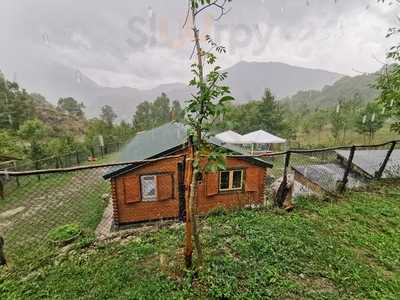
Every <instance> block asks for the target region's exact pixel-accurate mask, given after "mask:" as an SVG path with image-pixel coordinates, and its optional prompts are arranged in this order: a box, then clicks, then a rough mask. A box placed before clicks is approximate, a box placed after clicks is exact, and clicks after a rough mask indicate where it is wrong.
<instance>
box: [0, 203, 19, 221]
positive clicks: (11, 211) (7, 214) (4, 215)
mask: <svg viewBox="0 0 400 300" xmlns="http://www.w3.org/2000/svg"><path fill="white" fill-rule="evenodd" d="M23 210H25V206H20V207H17V208H14V209H9V210H7V211H5V212H2V213H1V214H0V219H5V218H9V217H12V216H15V215H16V214H18V213H20V212H21V211H23Z"/></svg>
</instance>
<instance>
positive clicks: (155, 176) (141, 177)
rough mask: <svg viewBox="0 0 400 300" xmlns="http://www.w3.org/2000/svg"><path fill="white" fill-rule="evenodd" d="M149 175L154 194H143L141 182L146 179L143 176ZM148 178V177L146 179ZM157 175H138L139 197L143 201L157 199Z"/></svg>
mask: <svg viewBox="0 0 400 300" xmlns="http://www.w3.org/2000/svg"><path fill="white" fill-rule="evenodd" d="M149 177H151V178H152V179H153V180H154V196H148V195H144V191H143V182H144V181H145V180H146V179H145V178H149ZM147 180H148V179H147ZM157 192H158V191H157V175H142V176H140V196H141V199H142V200H143V201H145V202H152V201H157Z"/></svg>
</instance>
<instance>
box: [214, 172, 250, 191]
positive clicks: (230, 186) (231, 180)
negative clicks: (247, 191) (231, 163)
mask: <svg viewBox="0 0 400 300" xmlns="http://www.w3.org/2000/svg"><path fill="white" fill-rule="evenodd" d="M224 172H226V173H228V172H229V182H228V188H226V189H222V188H221V179H222V176H221V175H222V173H224ZM234 172H240V174H241V177H240V187H237V188H234V187H233V173H234ZM243 174H244V172H243V170H242V169H235V170H226V171H221V172H219V183H218V188H219V190H220V191H221V192H229V191H240V190H242V188H243Z"/></svg>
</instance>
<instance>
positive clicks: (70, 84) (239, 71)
mask: <svg viewBox="0 0 400 300" xmlns="http://www.w3.org/2000/svg"><path fill="white" fill-rule="evenodd" d="M21 68H22V67H21ZM18 71H19V72H18V74H20V76H19V81H20V82H21V83H22V84H23V85H24V86H26V87H28V88H29V89H31V90H35V91H38V92H40V93H42V94H43V95H45V96H46V98H47V99H49V100H50V101H51V102H54V103H55V101H57V99H58V98H59V97H65V96H71V97H74V98H75V99H80V100H82V101H83V102H84V104H85V107H86V109H85V113H86V115H87V116H89V117H93V116H97V115H99V114H100V110H101V107H103V106H104V105H111V106H112V107H113V108H114V110H115V112H116V113H117V115H118V117H119V119H125V120H130V119H131V116H132V114H133V113H134V112H135V109H136V106H137V105H139V104H140V103H141V102H143V101H149V100H152V99H156V98H157V97H158V96H159V95H160V94H161V93H162V92H164V93H166V94H167V95H168V96H169V98H170V99H171V100H178V101H180V102H181V103H183V102H184V101H185V100H186V99H188V98H189V97H190V94H191V90H190V89H189V88H188V86H187V83H185V82H182V83H172V84H164V85H160V86H157V87H155V88H152V89H148V90H140V89H137V88H134V87H121V88H109V87H103V86H100V85H98V84H97V83H95V82H94V81H92V80H91V79H90V78H89V77H87V76H85V75H84V74H82V73H80V72H79V71H76V70H74V69H72V68H69V67H68V66H64V65H61V64H55V63H50V62H48V63H46V64H42V65H41V67H40V68H28V67H24V69H23V70H18ZM226 71H228V74H229V75H228V79H227V80H226V84H227V85H229V86H230V87H231V88H232V93H233V96H234V97H235V98H236V100H237V102H238V103H246V102H248V101H250V100H255V99H260V98H261V97H262V95H263V93H264V90H265V88H270V89H271V91H272V93H273V94H274V95H276V96H277V97H278V98H280V97H286V96H290V95H293V94H294V93H296V92H297V91H299V90H307V89H321V88H323V87H324V86H325V85H327V84H333V83H334V82H335V81H336V80H337V79H339V78H340V77H342V75H340V74H337V73H332V72H328V71H323V70H314V69H307V68H300V67H295V66H290V65H287V64H283V63H272V62H269V63H258V62H240V63H238V64H236V65H234V66H232V67H231V68H228V69H227V70H226Z"/></svg>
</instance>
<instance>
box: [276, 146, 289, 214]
mask: <svg viewBox="0 0 400 300" xmlns="http://www.w3.org/2000/svg"><path fill="white" fill-rule="evenodd" d="M291 154H292V153H291V151H290V150H289V151H287V152H286V156H285V166H284V169H283V178H282V182H281V185H280V186H279V188H278V191H277V193H276V197H275V202H276V204H277V205H278V207H279V208H282V207H283V202H284V201H285V198H286V196H287V193H288V192H289V190H288V188H287V173H288V168H289V165H290V157H291Z"/></svg>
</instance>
